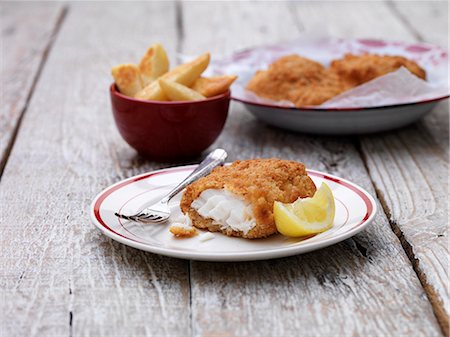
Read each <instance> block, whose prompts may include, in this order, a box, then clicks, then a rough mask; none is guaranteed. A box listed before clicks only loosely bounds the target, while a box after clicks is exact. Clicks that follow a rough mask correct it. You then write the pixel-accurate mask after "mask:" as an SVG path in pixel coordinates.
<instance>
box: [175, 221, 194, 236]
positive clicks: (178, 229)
mask: <svg viewBox="0 0 450 337" xmlns="http://www.w3.org/2000/svg"><path fill="white" fill-rule="evenodd" d="M169 231H170V232H171V233H172V234H173V235H174V236H175V237H177V238H192V237H194V236H196V235H197V230H196V229H195V227H192V226H186V225H184V224H173V225H172V226H170V227H169Z"/></svg>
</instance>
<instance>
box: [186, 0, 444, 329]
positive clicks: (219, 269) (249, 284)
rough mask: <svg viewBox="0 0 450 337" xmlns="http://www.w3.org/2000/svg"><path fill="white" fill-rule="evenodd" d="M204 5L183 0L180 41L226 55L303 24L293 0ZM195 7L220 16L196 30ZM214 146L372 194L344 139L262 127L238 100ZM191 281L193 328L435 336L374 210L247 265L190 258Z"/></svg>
mask: <svg viewBox="0 0 450 337" xmlns="http://www.w3.org/2000/svg"><path fill="white" fill-rule="evenodd" d="M298 5H299V6H304V8H307V10H308V13H307V14H305V15H306V16H310V15H312V14H311V13H312V12H316V11H317V13H316V16H319V15H320V14H321V11H322V9H324V8H327V10H328V12H329V13H331V12H333V11H335V3H328V4H321V5H317V6H316V5H313V4H311V3H309V4H307V5H304V3H299V4H298ZM208 6H209V7H210V9H207V8H205V7H207V5H206V4H204V3H202V4H198V3H195V4H194V3H189V4H183V23H184V41H183V46H185V48H187V49H188V50H189V51H191V50H192V51H193V52H196V53H198V52H201V51H204V50H217V51H218V52H220V53H221V54H228V53H231V52H232V51H233V49H234V48H233V46H235V45H238V46H245V47H248V46H249V43H251V44H252V45H259V44H263V43H270V42H276V41H279V40H282V39H286V37H287V36H288V37H290V38H295V36H296V35H297V34H298V33H299V30H300V29H302V28H303V27H304V25H303V24H304V22H303V21H302V20H301V18H299V17H298V16H296V13H295V8H293V7H292V6H293V5H292V4H291V5H288V6H286V4H280V3H273V2H272V3H270V2H269V3H263V4H261V3H258V4H256V3H250V4H249V3H239V4H236V3H233V4H228V3H214V4H208ZM361 8H364V10H362V9H361ZM347 9H348V7H346V8H343V9H342V10H341V11H339V10H338V11H335V15H337V16H339V13H344V11H345V10H347ZM370 10H373V11H375V15H377V14H382V15H385V16H387V17H388V18H389V15H391V14H390V11H389V9H387V8H385V7H383V6H381V9H379V3H377V4H373V5H371V4H366V5H364V6H362V5H358V6H356V9H355V11H356V13H354V14H350V19H349V20H352V19H353V16H355V17H358V14H359V13H358V11H362V14H361V15H362V17H364V16H365V15H368V14H367V11H370ZM310 12H311V13H310ZM199 13H209V14H208V17H209V20H211V21H212V22H219V21H220V22H221V24H220V25H215V26H214V29H213V30H209V31H206V30H203V32H202V30H200V29H199V28H198V27H196V25H195V22H196V21H197V20H198V18H199V17H205V15H203V16H202V15H200V14H199ZM305 13H306V9H305ZM215 15H217V16H218V17H216V18H214V17H213V16H215ZM272 15H273V17H275V18H282V22H283V25H280V24H279V21H276V20H273V21H272V20H270V17H271V16H272ZM384 19H385V20H386V18H384ZM203 20H205V21H206V20H207V19H206V18H204V19H203ZM355 20H356V19H355ZM239 21H240V22H242V26H240V29H237V28H236V27H235V26H234V24H233V23H236V22H239ZM392 21H393V22H396V20H395V18H392ZM388 22H389V21H388ZM204 24H205V25H206V23H204ZM345 24H347V22H346V23H345ZM385 24H386V23H385ZM388 24H389V23H388ZM261 26H264V28H261ZM261 31H263V32H264V33H260V32H261ZM286 31H289V34H288V35H286ZM244 32H245V33H244ZM200 34H202V35H200ZM217 36H222V37H223V38H221V39H220V40H219V39H217ZM248 36H252V39H251V40H250V41H249V40H247V39H248ZM241 39H243V40H244V42H242V43H241V42H240V41H241ZM213 56H214V55H213ZM215 145H216V146H220V147H223V148H225V149H227V150H228V151H229V152H230V154H231V158H230V159H231V160H234V159H247V158H253V157H271V156H276V157H281V158H285V159H294V160H299V161H302V162H304V163H305V164H306V165H307V167H310V168H314V169H319V170H324V171H327V172H330V173H334V174H338V175H340V176H343V177H345V178H348V179H351V180H352V181H355V182H356V183H358V184H361V185H362V186H363V187H365V188H367V189H368V190H369V192H371V193H372V194H375V191H374V189H373V186H372V184H371V181H370V177H369V175H368V173H367V171H366V169H365V166H364V163H363V161H362V160H361V158H360V155H359V152H358V151H357V149H356V148H355V146H354V141H353V140H352V139H345V138H329V137H309V136H304V135H300V134H295V133H291V132H286V131H283V130H280V129H276V128H273V127H269V126H266V125H264V124H262V123H260V122H258V121H256V120H255V119H254V118H253V117H251V116H250V115H249V114H248V113H246V112H245V110H244V108H243V106H242V105H241V104H233V109H232V111H231V116H230V118H229V120H228V122H227V125H226V128H225V130H224V132H223V134H222V135H221V137H220V138H219V139H218V141H217V143H216V144H215ZM191 288H192V289H191V292H192V317H193V323H192V324H193V325H192V326H193V333H194V335H200V336H215V335H239V336H253V335H262V336H283V335H285V336H289V335H298V334H301V335H306V336H329V335H383V336H385V335H392V336H394V335H410V334H414V335H421V336H429V335H435V336H438V335H440V334H441V332H440V329H439V326H438V324H437V321H436V318H435V317H434V315H433V313H432V308H431V305H430V303H429V302H428V301H427V299H426V296H425V292H424V290H423V288H422V287H421V285H420V282H419V280H418V278H417V276H416V274H415V273H414V271H413V269H412V268H411V263H410V261H409V260H408V257H407V256H406V254H405V253H404V251H403V249H402V247H401V245H400V243H399V241H398V239H397V237H396V236H395V234H394V233H393V232H392V230H391V228H390V225H389V222H388V220H387V218H386V216H385V215H384V214H383V212H382V211H380V213H379V214H378V217H377V219H376V221H375V223H374V224H373V225H372V226H370V227H369V228H368V229H367V230H366V231H365V232H363V233H361V234H359V235H357V236H356V237H355V238H353V239H349V240H346V241H345V242H343V243H341V244H338V245H335V246H333V247H330V248H327V249H324V250H321V251H318V252H315V253H310V254H306V255H303V256H296V257H291V258H286V259H278V260H273V261H263V262H252V263H226V264H213V263H203V262H192V263H191Z"/></svg>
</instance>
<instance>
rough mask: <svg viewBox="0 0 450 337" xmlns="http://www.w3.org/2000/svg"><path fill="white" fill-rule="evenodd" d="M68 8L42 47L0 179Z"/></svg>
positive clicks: (1, 163)
mask: <svg viewBox="0 0 450 337" xmlns="http://www.w3.org/2000/svg"><path fill="white" fill-rule="evenodd" d="M68 10H69V8H68V6H64V7H63V8H62V10H61V13H60V15H59V17H58V20H57V21H56V24H55V27H54V29H53V31H52V33H51V35H50V38H49V39H48V43H47V46H46V47H45V49H44V52H43V53H42V58H41V61H40V62H39V66H38V69H37V71H36V74H35V76H34V78H33V81H32V84H31V87H30V91H29V93H28V96H27V98H26V100H25V104H24V107H23V108H22V111H21V112H20V114H19V118H18V119H17V123H16V125H15V127H14V130H13V132H12V134H11V138H10V139H9V141H8V145H7V146H6V149H5V155H4V157H3V158H2V159H1V160H0V181H1V179H2V176H3V171H4V169H5V167H6V164H7V163H8V159H9V155H10V154H11V151H12V149H13V147H14V143H15V142H16V138H17V134H18V132H19V129H20V126H21V124H22V120H23V117H24V116H25V113H26V111H27V109H28V105H29V104H30V101H31V98H32V97H33V93H34V89H35V88H36V84H37V82H38V81H39V78H40V77H41V74H42V70H43V69H44V67H45V64H46V63H47V58H48V55H49V54H50V51H51V49H52V47H53V44H54V42H55V39H56V37H57V36H58V33H59V31H60V30H61V27H62V24H63V22H64V19H65V18H66V15H67V12H68Z"/></svg>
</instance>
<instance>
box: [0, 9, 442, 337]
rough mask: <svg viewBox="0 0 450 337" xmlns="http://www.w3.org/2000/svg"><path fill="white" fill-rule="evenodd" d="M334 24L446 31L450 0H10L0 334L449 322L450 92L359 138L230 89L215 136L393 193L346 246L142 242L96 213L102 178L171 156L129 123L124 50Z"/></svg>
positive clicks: (388, 31)
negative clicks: (242, 256) (165, 251)
mask: <svg viewBox="0 0 450 337" xmlns="http://www.w3.org/2000/svg"><path fill="white" fill-rule="evenodd" d="M321 25H322V26H327V27H329V28H331V30H332V32H333V33H334V34H335V35H338V36H347V37H375V38H377V37H379V38H388V39H397V40H406V41H416V40H417V41H427V42H431V43H437V44H440V45H442V46H443V47H447V39H448V33H447V28H448V4H447V2H445V1H444V2H428V1H424V2H412V3H410V2H403V1H401V2H392V1H386V2H353V3H352V2H339V3H338V2H326V3H319V2H314V3H313V2H289V3H284V2H264V3H250V2H239V3H236V2H235V3H225V2H213V3H206V2H189V3H186V2H164V3H163V2H152V3H137V2H133V3H128V4H124V3H89V2H88V3H74V4H72V3H70V4H65V3H56V2H55V3H5V2H2V3H1V4H0V27H1V42H2V49H1V52H2V54H1V57H2V58H1V70H0V71H1V77H0V78H1V80H0V81H1V103H2V104H1V111H0V141H1V143H0V161H1V164H0V172H1V173H2V174H1V181H0V190H1V195H0V205H1V266H0V268H1V269H0V277H1V301H0V307H1V311H0V315H1V324H0V331H1V333H0V335H1V336H30V337H31V336H141V335H148V336H157V335H158V336H159V335H173V336H299V335H305V336H344V335H345V336H442V335H448V334H449V329H448V325H449V312H450V309H449V305H450V300H449V288H448V283H449V278H448V269H449V260H448V254H449V247H448V244H449V242H448V235H449V226H448V215H449V214H448V210H449V207H448V201H449V199H448V197H449V194H448V182H449V180H448V174H449V109H448V102H443V103H441V104H440V105H439V107H438V108H436V109H435V110H434V111H433V112H432V113H431V114H429V115H428V116H427V117H426V118H425V119H423V120H422V121H420V122H419V123H417V124H415V125H412V126H410V127H407V128H404V129H401V130H397V131H393V132H388V133H383V134H377V135H370V136H361V137H356V136H355V137H346V138H342V137H318V136H307V135H302V134H295V133H291V132H285V131H281V130H278V129H275V128H272V127H269V126H266V125H264V124H262V123H261V122H259V121H257V120H255V119H254V118H253V117H252V116H251V115H250V114H249V113H247V112H246V111H245V110H244V108H243V106H242V105H240V104H237V103H233V106H232V109H231V114H230V116H229V119H228V121H227V124H226V127H225V129H224V131H223V133H222V135H221V136H220V138H219V139H218V140H217V142H216V143H215V144H214V145H213V147H223V148H226V149H227V150H228V152H229V153H230V159H231V160H235V159H247V158H252V157H270V156H277V157H281V158H284V159H294V160H299V161H302V162H304V163H305V164H306V165H307V167H310V168H314V169H318V170H323V171H327V172H329V173H332V174H337V175H339V176H342V177H345V178H347V179H350V180H352V181H354V182H356V183H358V184H360V185H362V186H363V187H365V188H366V189H367V190H368V191H370V192H371V193H372V194H373V195H374V196H377V197H378V200H379V203H380V209H381V211H380V212H379V214H378V216H377V218H376V221H375V222H374V223H373V224H372V225H371V226H369V228H368V229H367V230H365V231H364V232H362V233H361V234H358V235H356V236H355V237H353V238H351V239H348V240H346V241H344V242H342V243H340V244H337V245H334V246H332V247H329V248H326V249H323V250H320V251H317V252H314V253H309V254H305V255H301V256H294V257H290V258H284V259H278V260H271V261H262V262H249V263H205V262H196V261H185V260H178V259H173V258H167V257H163V256H158V255H154V254H150V253H145V252H142V251H138V250H135V249H132V248H129V247H127V246H124V245H121V244H119V243H117V242H114V241H112V240H110V239H108V238H107V237H105V236H103V235H102V234H101V233H100V232H99V231H98V230H97V229H95V228H94V226H93V225H92V224H91V223H90V220H89V216H88V211H89V204H90V202H91V200H92V198H93V197H94V196H95V195H96V194H97V193H98V192H99V191H100V190H102V189H103V188H105V187H106V186H108V185H110V184H112V183H115V182H117V181H118V180H120V179H123V178H126V177H130V176H132V175H135V174H138V173H142V172H145V171H149V170H152V169H156V168H161V167H166V166H168V165H169V164H167V163H156V162H152V161H150V160H146V159H144V158H142V157H139V156H138V155H137V154H136V153H135V152H134V151H133V150H132V149H131V148H130V147H128V146H127V145H126V144H125V142H124V141H123V140H122V139H121V137H120V136H119V134H118V132H117V130H116V127H115V125H114V122H113V118H112V114H111V108H110V103H109V97H108V85H109V83H110V82H111V77H110V68H111V66H113V65H115V64H118V63H123V62H129V61H137V60H138V57H139V56H140V55H141V54H143V52H144V51H145V49H146V48H147V46H149V45H150V44H151V43H153V42H156V41H161V42H162V43H164V45H165V46H166V47H167V49H168V52H169V53H170V55H172V56H174V55H176V53H177V52H178V53H184V54H196V53H200V52H203V51H207V50H209V51H211V53H212V55H213V57H220V56H223V55H227V54H230V53H231V52H233V51H235V50H239V49H242V48H245V47H249V46H254V45H260V44H265V43H270V42H276V41H280V40H288V39H292V38H295V37H296V36H298V35H299V34H300V33H301V32H302V31H305V30H306V31H307V30H308V29H309V30H311V29H316V28H315V27H318V26H321ZM172 61H175V60H174V59H172ZM199 159H200V158H196V159H194V160H193V161H192V162H196V161H198V160H199ZM383 210H384V211H383Z"/></svg>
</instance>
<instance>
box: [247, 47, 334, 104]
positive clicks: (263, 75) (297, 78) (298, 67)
mask: <svg viewBox="0 0 450 337" xmlns="http://www.w3.org/2000/svg"><path fill="white" fill-rule="evenodd" d="M324 72H325V69H324V67H323V66H322V65H321V64H320V63H317V62H314V61H312V60H309V59H307V58H304V57H301V56H298V55H288V56H283V57H281V58H279V59H278V60H276V61H275V62H273V63H272V64H271V65H270V66H269V68H268V69H267V70H260V71H258V72H256V74H255V76H254V77H253V78H252V79H251V80H250V81H249V82H248V84H247V89H248V90H250V91H253V92H254V93H255V94H257V95H258V96H261V97H265V98H269V99H273V100H284V99H288V97H287V93H288V92H289V91H291V90H293V89H295V90H297V89H301V88H303V87H306V86H308V85H311V84H314V83H317V82H318V81H319V80H320V78H321V77H322V76H323V74H324Z"/></svg>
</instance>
